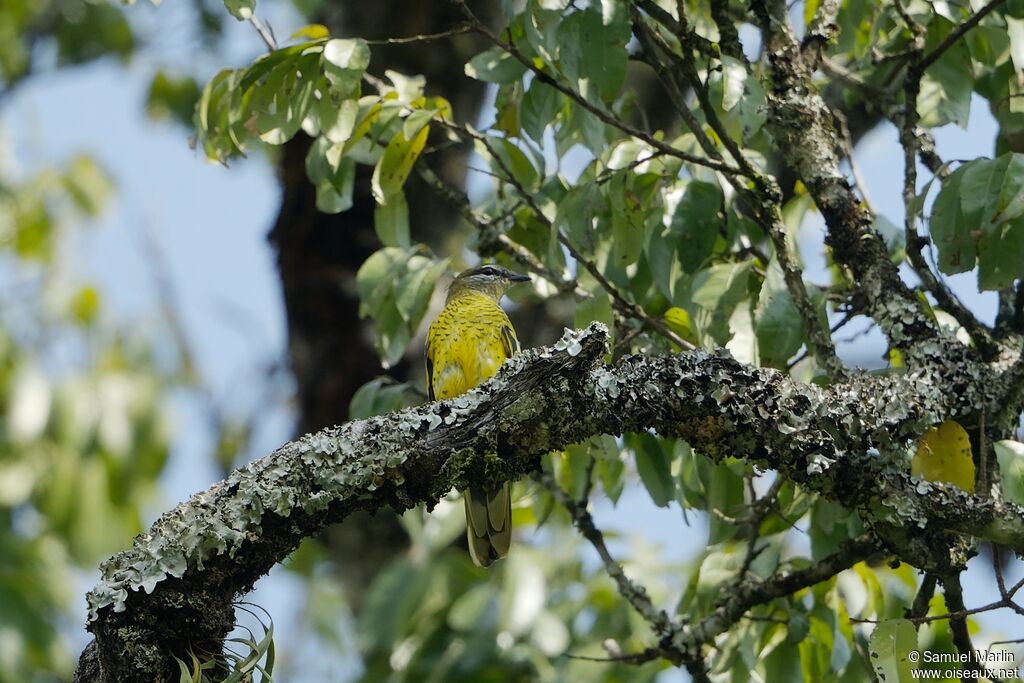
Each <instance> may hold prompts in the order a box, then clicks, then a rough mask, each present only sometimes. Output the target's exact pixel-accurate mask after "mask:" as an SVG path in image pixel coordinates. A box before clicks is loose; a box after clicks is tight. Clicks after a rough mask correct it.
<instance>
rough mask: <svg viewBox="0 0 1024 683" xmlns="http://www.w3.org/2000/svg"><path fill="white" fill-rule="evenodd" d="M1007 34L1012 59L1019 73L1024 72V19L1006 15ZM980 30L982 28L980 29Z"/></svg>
mask: <svg viewBox="0 0 1024 683" xmlns="http://www.w3.org/2000/svg"><path fill="white" fill-rule="evenodd" d="M1004 19H1006V34H1007V36H1009V38H1010V59H1011V60H1013V66H1014V68H1015V69H1017V72H1018V73H1019V72H1021V71H1024V18H1020V19H1018V18H1016V17H1011V16H1010V15H1009V14H1006V15H1004ZM979 28H980V27H979Z"/></svg>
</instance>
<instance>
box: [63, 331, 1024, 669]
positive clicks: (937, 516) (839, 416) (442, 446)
mask: <svg viewBox="0 0 1024 683" xmlns="http://www.w3.org/2000/svg"><path fill="white" fill-rule="evenodd" d="M607 338H608V335H607V331H606V329H605V328H604V327H603V326H601V325H599V324H593V325H591V326H590V327H589V328H587V329H586V330H582V331H567V332H566V334H565V335H564V336H563V338H562V339H561V340H560V341H559V342H558V343H556V344H555V345H553V346H550V347H542V348H537V349H530V350H527V351H525V352H523V353H522V354H520V355H518V356H516V357H515V358H513V359H511V360H509V361H508V362H506V364H505V366H504V367H503V368H502V370H501V371H500V372H499V373H498V375H497V376H496V377H495V378H494V379H493V380H491V381H490V382H488V383H486V384H485V385H483V386H481V387H479V388H478V389H476V390H474V391H472V392H470V393H468V394H465V395H463V396H459V397H457V398H453V399H450V400H447V401H442V402H435V403H430V404H428V405H425V406H422V407H419V408H414V409H407V410H404V411H401V412H398V413H392V414H389V415H384V416H380V417H374V418H369V419H366V420H358V421H354V422H350V423H347V424H345V425H342V426H340V427H332V428H329V429H325V430H323V431H320V432H317V433H314V434H309V435H306V436H304V437H302V438H301V439H298V440H296V441H294V442H291V443H289V444H286V445H284V446H282V447H281V448H280V449H278V450H277V451H275V452H274V453H272V454H270V455H268V456H266V457H264V458H261V459H259V460H256V461H254V462H252V463H250V464H249V465H247V466H245V467H243V468H241V469H238V470H236V471H235V472H234V473H233V474H232V475H231V476H230V477H228V478H227V479H225V480H224V481H222V482H220V483H218V484H216V485H214V486H213V487H211V488H210V489H208V490H207V491H204V492H202V493H199V494H196V495H195V496H193V497H192V498H191V499H190V500H188V501H186V502H184V503H182V504H180V505H179V506H177V507H176V508H174V509H173V510H171V511H169V512H167V513H166V514H164V515H163V516H162V517H161V518H160V519H159V520H157V522H156V523H154V525H153V526H152V527H151V528H150V530H149V531H148V532H147V533H145V534H142V535H140V536H139V537H137V538H136V540H135V543H134V545H133V547H132V548H131V549H129V550H126V551H124V552H122V553H119V554H117V555H115V556H114V557H112V558H111V559H109V560H107V561H106V562H104V563H103V565H102V567H101V571H102V580H101V581H100V583H99V584H98V585H97V586H96V588H95V589H93V591H91V592H90V594H89V609H90V623H89V629H90V631H92V633H93V634H94V635H95V636H96V641H95V642H94V643H93V644H92V645H90V649H89V650H88V651H87V653H86V659H87V660H90V661H93V662H96V661H98V662H100V664H101V665H102V668H103V670H104V677H103V678H102V679H88V678H83V679H80V680H103V681H122V680H140V679H139V676H138V673H137V672H139V671H142V672H149V673H152V674H156V673H158V672H160V671H165V670H166V666H167V660H166V658H167V657H168V654H167V653H168V652H171V651H174V650H175V648H176V647H180V648H181V650H182V651H184V650H185V649H187V647H188V646H190V645H191V646H194V647H202V648H204V649H206V650H208V651H216V649H217V647H219V645H218V643H219V639H222V638H223V637H224V635H225V634H226V633H227V631H228V630H230V628H231V625H232V623H233V618H232V609H231V602H232V600H233V599H234V598H235V597H237V596H238V595H240V594H243V593H245V592H246V591H248V590H250V589H251V588H252V586H253V584H254V582H255V581H256V580H257V579H258V578H259V577H260V576H262V575H263V574H265V573H266V572H267V571H269V569H270V568H271V567H272V566H273V565H274V564H275V563H276V562H279V561H281V560H282V559H284V558H285V557H286V556H287V555H288V554H289V553H290V552H291V551H292V550H293V549H294V548H295V547H296V546H297V545H298V543H299V542H300V541H301V540H302V539H303V538H305V537H307V536H310V535H312V534H313V533H315V532H317V531H318V530H319V529H321V528H323V527H324V526H326V525H327V524H330V523H333V522H337V521H339V520H341V519H343V518H344V517H345V516H347V515H348V514H349V513H350V512H352V511H354V510H375V509H378V508H380V507H383V506H389V507H392V508H394V509H396V510H404V509H406V508H409V507H411V506H413V505H415V504H417V503H420V502H425V503H427V504H428V505H432V504H433V503H434V502H436V501H437V500H439V499H440V498H441V497H442V496H444V495H445V494H446V493H447V492H448V491H450V490H451V489H452V488H454V487H458V488H465V487H466V486H467V484H468V483H469V482H474V483H480V484H486V483H487V482H489V481H492V480H495V481H496V480H507V479H510V478H515V477H518V476H521V475H523V474H527V473H530V472H534V471H536V470H537V469H538V463H539V459H540V456H541V455H542V454H544V453H546V452H548V451H550V450H552V449H558V448H562V447H564V446H566V445H568V444H572V443H577V442H579V441H582V440H584V439H586V438H589V437H591V436H594V435H597V434H620V433H623V432H631V431H634V432H635V431H642V430H646V429H655V430H657V431H658V432H659V433H660V434H663V435H665V436H674V437H679V438H684V439H686V440H688V441H689V442H690V444H691V445H692V446H693V447H694V448H695V449H696V450H697V451H699V452H701V453H703V454H705V455H707V456H709V457H711V458H714V459H717V458H721V457H724V456H727V455H728V456H736V457H742V458H746V459H747V460H749V461H751V462H753V463H756V464H757V465H759V466H761V467H765V468H772V469H775V470H778V471H779V472H780V474H781V475H782V476H785V477H787V478H789V479H791V480H793V481H795V482H797V483H799V484H801V485H802V486H804V487H806V488H807V489H809V490H812V491H815V492H818V493H820V494H822V495H824V496H826V497H828V498H831V499H833V500H837V501H839V502H841V503H843V504H845V505H847V506H849V507H853V508H858V509H860V510H861V514H862V516H863V517H864V519H865V520H866V521H867V522H869V523H872V524H874V525H875V527H876V528H877V530H878V531H879V533H880V534H881V535H882V536H886V534H887V533H889V534H891V533H894V532H892V531H891V530H892V529H900V530H903V532H904V533H906V534H908V535H912V536H913V537H914V543H913V544H910V545H907V541H906V539H903V538H895V537H892V536H891V535H890V536H889V538H893V541H892V548H893V549H895V550H896V552H898V554H900V555H901V556H903V557H904V559H907V560H908V561H910V562H912V563H914V564H917V565H918V566H926V567H928V568H932V567H937V568H939V569H940V570H949V569H950V568H951V567H953V566H954V565H956V560H955V558H952V559H951V558H950V556H951V555H952V553H951V552H950V550H949V548H950V546H951V542H950V541H949V534H950V533H954V534H967V535H970V536H974V537H978V538H983V539H988V540H991V541H994V542H998V543H1002V544H1004V545H1007V546H1010V547H1013V548H1015V549H1018V550H1024V509H1021V508H1020V507H1017V506H1015V505H1012V504H1009V503H1005V502H1002V501H1000V500H996V499H989V498H986V499H982V498H978V497H975V496H972V495H969V494H967V493H964V492H961V491H959V490H957V489H954V488H952V487H946V486H943V485H939V484H931V483H928V482H924V481H920V480H918V479H915V478H911V477H910V475H909V474H908V472H907V467H906V463H905V461H904V460H903V459H901V455H902V454H903V453H904V452H905V449H906V447H907V445H908V444H909V443H910V442H911V441H912V440H913V439H914V438H916V437H917V436H919V435H920V434H921V433H922V432H923V431H924V430H925V429H926V428H927V427H928V426H930V425H932V424H934V423H936V422H938V421H941V420H943V419H946V418H947V417H950V416H955V415H959V414H961V413H964V412H967V411H968V410H970V409H971V408H972V407H973V406H974V405H975V404H976V403H977V404H982V405H984V404H985V402H986V401H988V402H996V401H998V400H1001V398H1002V397H1003V396H1004V395H1005V390H1006V387H1005V386H1004V384H1005V380H1004V378H1003V376H1002V375H1001V374H1000V373H1002V372H1004V371H1005V370H1006V368H1007V367H1012V366H1013V363H1012V361H1015V360H1016V359H1017V356H1016V355H1011V354H1004V358H1006V359H1007V363H1006V367H1004V366H1002V365H998V364H992V365H980V364H975V365H974V366H973V367H972V369H971V372H973V373H974V375H973V376H974V377H975V380H976V382H975V387H976V389H975V390H974V391H967V390H961V389H959V388H957V387H951V386H949V385H947V384H943V383H942V382H943V381H944V380H945V379H946V378H947V377H949V376H948V375H945V374H943V373H932V374H929V373H926V372H924V371H921V372H917V373H914V374H908V375H903V376H889V377H878V376H859V377H855V378H853V379H851V380H849V381H847V382H845V383H843V384H839V385H834V386H832V387H829V388H823V387H819V386H816V385H808V384H802V383H799V382H796V381H793V380H791V379H789V378H787V377H786V376H785V375H783V374H781V373H779V372H776V371H774V370H766V369H759V368H754V367H751V366H747V365H744V364H743V363H740V362H738V361H736V360H735V359H733V358H731V357H729V356H727V355H717V354H716V355H712V354H707V353H704V352H700V351H693V352H687V353H683V354H679V355H674V356H668V355H666V356H660V357H648V356H629V357H626V358H623V359H621V360H620V361H619V362H618V363H616V364H614V365H608V364H606V363H604V361H603V358H604V354H605V353H606V350H607V348H606V347H607ZM988 408H989V409H990V410H991V409H992V408H993V406H988ZM485 453H491V454H494V453H496V454H497V456H493V455H492V456H484V455H480V454H485ZM908 547H909V548H910V550H909V551H908V550H905V548H908ZM944 553H945V555H946V558H945V559H943V554H944ZM126 653H127V654H126ZM172 661H173V660H172ZM153 680H155V678H154V679H153Z"/></svg>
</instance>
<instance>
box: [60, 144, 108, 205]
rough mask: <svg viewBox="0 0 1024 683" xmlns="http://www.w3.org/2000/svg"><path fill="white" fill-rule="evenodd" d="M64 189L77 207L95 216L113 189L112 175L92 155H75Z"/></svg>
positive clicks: (69, 165) (65, 175) (65, 176)
mask: <svg viewBox="0 0 1024 683" xmlns="http://www.w3.org/2000/svg"><path fill="white" fill-rule="evenodd" d="M63 180H64V189H65V190H67V193H68V195H69V196H70V197H71V200H72V201H73V202H74V203H75V206H76V208H78V210H79V211H81V212H82V213H83V214H85V215H86V216H89V217H90V218H95V217H96V216H98V215H99V214H100V211H101V210H102V208H103V205H104V204H105V203H106V201H107V199H108V198H109V197H110V194H111V192H112V191H113V183H112V182H111V180H110V177H109V176H107V174H106V173H105V172H104V171H103V169H102V168H100V167H99V165H98V164H97V163H96V162H95V161H93V159H92V158H91V157H88V156H84V155H79V156H77V157H75V158H74V159H73V160H72V161H71V163H70V164H68V169H67V171H66V172H65V173H64V177H63Z"/></svg>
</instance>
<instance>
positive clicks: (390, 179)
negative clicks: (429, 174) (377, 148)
mask: <svg viewBox="0 0 1024 683" xmlns="http://www.w3.org/2000/svg"><path fill="white" fill-rule="evenodd" d="M429 134H430V126H424V127H423V128H421V129H420V131H419V132H418V133H416V135H415V136H414V137H413V138H412V139H411V140H410V139H407V138H406V137H405V135H404V134H403V133H402V132H401V131H399V132H397V133H396V134H395V136H394V137H393V138H391V141H390V142H389V143H388V146H387V148H386V149H385V150H384V154H383V155H382V156H381V158H380V161H379V162H377V166H376V167H375V168H374V169H373V178H372V180H371V188H372V190H373V197H374V199H376V200H377V203H378V204H386V203H387V202H388V200H389V199H391V198H392V197H394V196H396V195H397V194H398V193H399V192H401V190H402V187H403V186H404V185H405V181H406V179H407V178H408V177H409V173H410V172H411V171H412V167H413V164H415V163H416V160H417V159H418V158H419V156H420V153H421V152H422V151H423V147H424V146H425V145H426V144H427V136H428V135H429Z"/></svg>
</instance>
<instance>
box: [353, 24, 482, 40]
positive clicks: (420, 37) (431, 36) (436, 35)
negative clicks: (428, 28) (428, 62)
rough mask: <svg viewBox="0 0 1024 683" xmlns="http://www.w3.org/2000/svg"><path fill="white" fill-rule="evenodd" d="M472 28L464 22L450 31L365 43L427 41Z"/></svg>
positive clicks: (441, 38) (470, 30)
mask: <svg viewBox="0 0 1024 683" xmlns="http://www.w3.org/2000/svg"><path fill="white" fill-rule="evenodd" d="M472 31H473V29H472V28H471V27H469V26H467V25H466V24H462V25H460V26H458V27H457V28H453V29H451V30H450V31H441V32H440V33H424V34H422V35H418V36H408V37H406V38H378V39H376V40H366V44H367V45H408V44H409V43H427V42H430V41H433V40H443V39H445V38H451V37H452V36H461V35H463V34H465V33H471V32H472Z"/></svg>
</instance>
